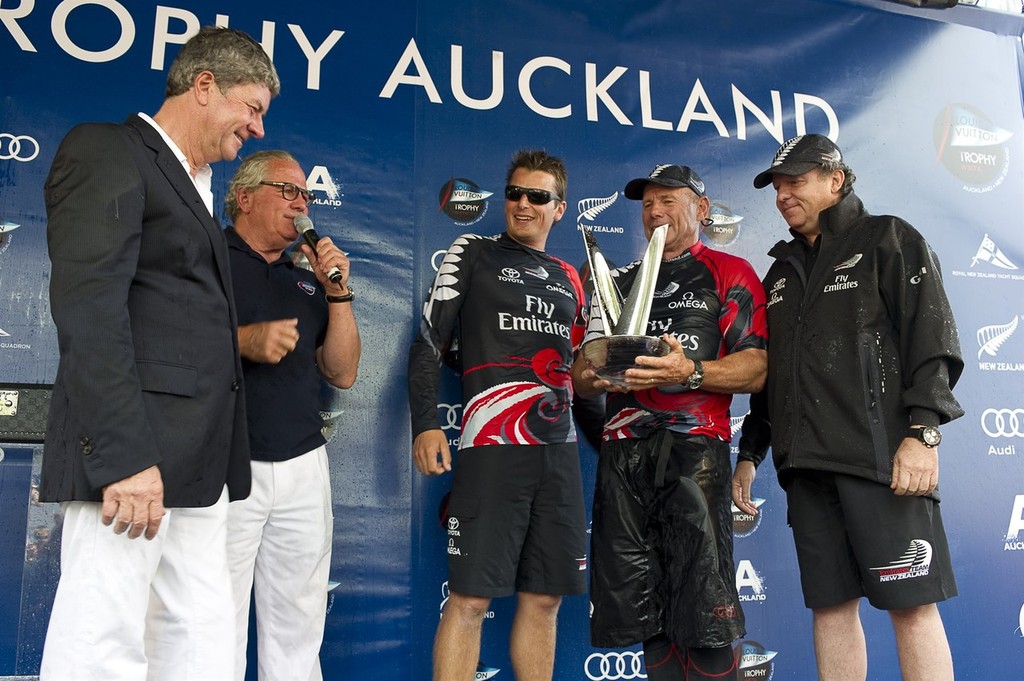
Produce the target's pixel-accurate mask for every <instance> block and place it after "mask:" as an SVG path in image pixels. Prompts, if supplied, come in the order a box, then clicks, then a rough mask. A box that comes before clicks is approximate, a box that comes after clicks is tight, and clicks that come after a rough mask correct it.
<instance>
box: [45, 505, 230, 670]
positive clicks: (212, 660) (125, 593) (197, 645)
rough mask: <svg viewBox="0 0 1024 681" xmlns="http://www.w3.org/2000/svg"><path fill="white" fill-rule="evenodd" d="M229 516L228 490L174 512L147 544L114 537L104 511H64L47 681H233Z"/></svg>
mask: <svg viewBox="0 0 1024 681" xmlns="http://www.w3.org/2000/svg"><path fill="white" fill-rule="evenodd" d="M227 511H228V497H227V492H226V491H225V492H224V494H222V495H221V498H220V501H218V502H217V503H216V504H214V505H213V506H210V507H208V508H173V509H171V508H169V509H167V513H166V515H165V516H164V518H163V522H162V523H161V525H160V531H159V532H158V533H157V536H156V537H154V538H153V539H152V540H147V539H145V538H144V537H140V538H138V539H129V538H128V535H127V534H114V529H113V526H112V525H110V526H108V525H104V524H103V521H102V519H101V511H100V504H99V503H94V502H83V501H72V502H68V503H66V504H65V505H64V528H63V533H62V536H61V575H60V582H59V584H58V585H57V596H56V599H55V600H54V603H53V612H52V614H51V615H50V624H49V628H48V629H47V632H46V642H45V644H44V647H43V661H42V668H41V670H40V672H39V678H40V681H72V680H74V681H144V680H149V681H158V680H159V681H229V680H230V679H233V678H234V666H235V659H234V656H233V655H232V654H231V650H232V647H233V646H234V641H235V618H234V617H233V616H232V614H233V612H234V607H235V606H234V601H233V599H232V595H231V581H230V575H229V573H228V567H227V557H226V539H225V530H226V522H227Z"/></svg>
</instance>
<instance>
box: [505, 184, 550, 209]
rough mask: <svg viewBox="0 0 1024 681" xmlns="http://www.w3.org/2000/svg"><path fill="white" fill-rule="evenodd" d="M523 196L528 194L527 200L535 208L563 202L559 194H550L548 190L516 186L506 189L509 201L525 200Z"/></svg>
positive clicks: (511, 185) (506, 196)
mask: <svg viewBox="0 0 1024 681" xmlns="http://www.w3.org/2000/svg"><path fill="white" fill-rule="evenodd" d="M523 194H526V200H527V201H529V202H530V203H532V204H533V205H535V206H543V205H544V204H546V203H551V202H552V201H561V200H562V199H561V198H560V197H559V196H558V194H555V193H553V192H549V191H548V190H547V189H529V188H527V187H517V186H515V185H514V184H510V185H508V186H506V187H505V198H506V199H508V200H509V201H518V200H519V199H521V198H523Z"/></svg>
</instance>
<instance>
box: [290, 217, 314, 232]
mask: <svg viewBox="0 0 1024 681" xmlns="http://www.w3.org/2000/svg"><path fill="white" fill-rule="evenodd" d="M292 224H294V225H295V231H296V232H298V233H299V234H303V233H305V232H307V231H308V230H311V229H313V221H312V220H310V219H309V217H308V216H306V215H296V216H295V219H294V220H292Z"/></svg>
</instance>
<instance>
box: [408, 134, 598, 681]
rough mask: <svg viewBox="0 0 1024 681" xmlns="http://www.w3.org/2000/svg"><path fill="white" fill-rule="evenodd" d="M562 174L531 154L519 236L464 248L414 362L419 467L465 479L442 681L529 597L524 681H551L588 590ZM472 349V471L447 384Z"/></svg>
mask: <svg viewBox="0 0 1024 681" xmlns="http://www.w3.org/2000/svg"><path fill="white" fill-rule="evenodd" d="M566 183H567V175H566V170H565V166H564V164H563V162H562V161H561V159H559V158H556V157H554V156H550V155H548V154H547V153H545V152H543V151H520V152H518V153H516V154H515V155H514V156H513V158H512V162H511V164H510V166H509V170H508V176H507V186H506V187H505V232H503V233H502V234H498V235H495V236H478V235H475V234H465V235H462V236H460V237H459V238H458V239H456V240H455V241H454V243H452V245H451V246H450V247H449V249H448V251H447V253H446V254H445V257H444V260H443V261H442V263H441V266H440V267H439V268H438V272H437V276H436V277H435V279H434V283H433V285H432V287H431V289H430V293H429V295H428V297H427V301H426V303H425V305H424V307H423V316H422V318H421V319H420V329H419V334H418V335H417V337H416V340H415V341H414V342H413V345H412V348H411V350H410V353H409V405H410V410H411V413H412V432H413V438H414V441H413V453H412V455H413V461H414V462H415V464H416V467H417V468H418V469H419V470H420V472H421V473H423V474H424V475H438V474H443V473H446V472H448V471H451V470H453V469H454V475H453V480H452V491H451V496H450V501H449V505H448V518H447V525H446V526H447V528H448V529H447V532H448V547H447V551H448V587H449V592H450V596H449V598H448V601H447V603H446V604H445V608H444V613H443V614H442V617H441V622H440V624H439V625H438V629H437V636H436V639H435V642H434V679H435V681H450V680H457V681H465V680H467V679H471V678H473V674H474V672H475V671H476V666H477V661H478V658H479V653H480V632H481V626H482V623H483V618H484V615H485V613H486V612H487V609H488V607H489V605H490V600H491V598H494V597H500V596H507V595H510V594H512V593H514V592H515V593H518V602H517V606H516V614H515V618H514V621H513V625H512V636H511V650H510V653H511V659H512V666H513V668H514V670H515V675H516V677H517V678H521V679H550V678H551V676H552V673H553V669H554V649H555V632H556V623H557V614H558V608H559V605H560V604H561V598H562V596H563V595H570V594H581V593H583V592H584V591H585V590H586V566H587V554H586V515H585V512H584V508H583V489H582V482H581V478H580V470H579V456H578V453H577V447H576V430H575V428H574V425H573V420H572V412H571V404H572V397H573V386H572V376H571V371H570V369H571V365H572V358H573V351H574V349H575V348H576V347H577V346H578V345H579V342H580V340H581V339H582V337H583V333H584V329H585V321H584V317H583V313H584V310H583V304H582V301H583V290H582V286H581V284H580V280H579V276H578V275H577V273H576V270H575V269H573V268H572V267H571V266H569V265H568V264H566V263H565V262H563V261H561V260H559V259H558V258H554V257H552V256H550V255H548V254H547V253H545V252H544V248H545V245H546V243H547V238H548V234H549V233H550V231H551V229H552V227H553V226H554V225H555V223H556V222H558V220H559V219H561V217H562V215H563V214H564V213H565V209H566V202H565V195H566ZM453 341H457V342H458V346H459V353H458V354H459V365H460V366H459V371H460V373H461V378H462V397H463V403H464V414H463V420H462V433H461V440H460V443H459V454H458V457H457V460H458V463H457V465H453V461H452V454H451V452H450V451H449V447H448V441H447V439H446V437H445V434H444V431H443V430H442V429H441V428H440V427H439V425H438V424H439V415H438V385H439V382H440V370H441V365H442V363H443V361H444V358H445V356H446V354H447V353H448V350H449V348H450V346H451V344H452V342H453Z"/></svg>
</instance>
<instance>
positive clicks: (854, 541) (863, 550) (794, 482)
mask: <svg viewBox="0 0 1024 681" xmlns="http://www.w3.org/2000/svg"><path fill="white" fill-rule="evenodd" d="M786 495H787V498H788V500H789V524H790V526H791V527H792V528H793V539H794V541H795V543H796V553H797V560H798V561H799V563H800V583H801V585H802V586H803V592H804V603H805V604H806V605H807V607H808V608H823V607H828V606H832V605H839V604H841V603H846V602H847V601H851V600H854V599H856V598H860V597H861V596H867V598H868V601H869V602H870V603H871V605H873V606H875V607H876V608H879V609H882V610H901V609H904V608H912V607H917V606H920V605H926V604H928V603H936V602H938V601H944V600H946V599H947V598H952V597H953V596H956V594H957V589H956V580H955V578H954V576H953V566H952V563H951V561H950V558H949V545H948V544H947V543H946V533H945V531H944V530H943V527H942V516H941V514H940V513H939V503H938V502H937V501H935V500H934V499H931V498H929V497H915V496H897V495H896V494H894V493H893V491H892V490H891V489H890V488H889V487H888V486H886V485H882V484H879V483H877V482H874V481H871V480H867V479H865V478H858V477H855V476H850V475H842V474H838V473H828V472H824V471H799V472H796V473H794V474H793V475H792V478H791V479H790V480H789V481H788V482H787V485H786Z"/></svg>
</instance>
